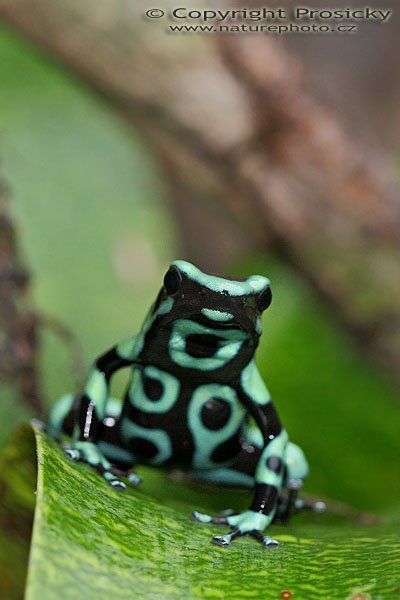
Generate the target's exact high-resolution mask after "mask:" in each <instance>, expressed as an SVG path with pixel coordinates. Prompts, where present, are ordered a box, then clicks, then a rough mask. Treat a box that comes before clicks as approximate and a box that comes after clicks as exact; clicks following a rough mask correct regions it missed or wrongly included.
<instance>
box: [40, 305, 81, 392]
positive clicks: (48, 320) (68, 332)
mask: <svg viewBox="0 0 400 600" xmlns="http://www.w3.org/2000/svg"><path fill="white" fill-rule="evenodd" d="M35 321H36V324H37V325H38V326H39V327H41V328H43V327H45V328H47V329H50V330H51V331H53V333H55V335H57V336H58V337H59V338H60V339H61V340H62V341H63V342H64V343H65V345H66V346H67V347H68V349H69V354H70V361H71V373H72V377H73V380H74V383H75V386H76V389H80V388H81V387H82V386H83V384H84V382H85V378H86V375H87V369H86V365H85V360H84V356H83V349H82V345H81V343H80V341H79V339H78V337H77V336H76V335H75V333H74V332H73V331H72V329H70V327H68V325H66V324H65V323H63V322H62V321H61V320H60V319H57V317H53V316H52V315H45V314H43V313H36V314H35Z"/></svg>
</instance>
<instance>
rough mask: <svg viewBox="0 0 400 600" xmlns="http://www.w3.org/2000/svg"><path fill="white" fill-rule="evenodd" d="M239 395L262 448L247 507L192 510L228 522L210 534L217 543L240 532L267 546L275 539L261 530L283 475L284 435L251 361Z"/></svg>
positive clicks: (268, 519) (274, 543)
mask: <svg viewBox="0 0 400 600" xmlns="http://www.w3.org/2000/svg"><path fill="white" fill-rule="evenodd" d="M241 383H242V388H241V390H240V399H241V402H242V403H243V405H244V406H245V407H246V408H247V410H248V412H249V414H250V415H251V416H252V417H253V418H254V420H255V422H256V424H257V426H258V428H259V430H260V432H261V434H262V440H263V449H262V452H261V455H260V457H259V459H258V462H257V466H256V469H255V475H254V479H255V488H254V497H253V501H252V503H251V505H250V507H249V508H248V509H247V510H245V511H244V512H241V513H238V514H234V515H230V516H227V517H221V516H217V517H212V516H210V515H203V514H201V513H198V512H195V513H194V514H193V516H194V518H195V519H196V520H197V521H201V522H203V523H215V524H219V525H229V526H230V527H231V528H232V529H231V531H230V532H229V533H227V534H225V535H219V536H214V537H213V542H214V543H215V544H218V545H220V546H229V544H230V543H231V542H232V541H233V540H234V539H236V538H237V537H240V536H242V535H250V536H252V537H253V538H255V539H256V540H258V541H260V542H261V543H262V544H263V546H265V547H267V548H270V547H275V546H277V545H278V542H277V541H276V540H273V539H272V538H270V537H269V536H264V535H263V534H262V532H263V530H264V529H265V528H266V527H267V526H268V525H270V523H271V522H272V520H273V518H274V515H275V511H276V508H277V504H278V499H279V495H280V492H281V489H282V484H283V477H284V465H285V462H284V456H285V448H286V445H287V442H288V435H287V433H286V431H285V430H284V429H282V426H281V423H280V420H279V417H278V414H277V412H276V410H275V407H274V405H273V404H272V402H271V398H270V395H269V393H268V390H267V389H266V387H265V385H264V383H263V381H262V380H261V377H260V375H259V373H258V371H257V369H256V367H255V364H254V363H250V365H249V366H248V368H247V369H246V370H245V371H244V373H243V375H242V381H241Z"/></svg>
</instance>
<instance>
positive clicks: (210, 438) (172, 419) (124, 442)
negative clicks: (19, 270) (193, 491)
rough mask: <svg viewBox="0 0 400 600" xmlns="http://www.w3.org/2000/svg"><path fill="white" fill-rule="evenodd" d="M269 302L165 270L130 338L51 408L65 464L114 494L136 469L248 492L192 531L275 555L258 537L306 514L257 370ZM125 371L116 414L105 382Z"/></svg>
mask: <svg viewBox="0 0 400 600" xmlns="http://www.w3.org/2000/svg"><path fill="white" fill-rule="evenodd" d="M271 302H272V292H271V286H270V280H269V279H268V278H267V277H265V276H263V275H251V276H248V277H245V278H232V277H229V276H225V275H217V274H213V273H208V272H206V271H203V270H201V269H200V268H198V267H197V266H195V265H194V264H192V263H191V262H188V261H185V260H176V261H174V262H172V263H171V264H170V266H169V268H168V270H167V272H166V274H165V276H164V280H163V285H162V287H161V290H160V291H159V293H158V295H157V297H156V300H155V302H154V303H153V305H152V306H151V308H150V310H149V312H148V314H147V316H146V318H145V320H144V323H143V325H142V327H141V329H140V331H139V333H138V334H136V335H130V336H129V337H127V338H126V339H124V340H122V341H120V342H118V343H117V344H115V345H114V346H113V347H112V348H111V349H109V350H107V351H106V352H105V353H103V354H102V355H100V356H99V357H98V358H97V359H96V360H95V362H94V364H93V366H92V368H91V370H90V372H89V375H88V378H87V380H86V383H85V385H84V387H83V390H82V392H81V393H80V394H66V395H64V396H62V397H61V398H60V399H59V400H58V401H57V402H56V404H55V405H54V407H53V408H52V410H51V412H50V415H49V421H48V431H49V433H50V435H52V436H53V437H55V438H57V439H59V440H61V439H64V440H65V439H67V440H68V441H67V442H65V441H64V450H65V453H66V455H67V456H68V457H69V458H71V459H73V460H77V461H82V462H84V463H87V464H88V465H90V466H91V467H92V468H94V469H96V471H97V472H98V473H99V474H100V475H101V476H102V477H103V478H104V479H105V481H106V482H107V483H108V484H109V485H110V486H112V487H113V488H114V489H116V490H124V489H125V488H126V487H127V485H132V486H137V485H139V483H141V481H142V480H141V477H140V476H139V475H138V474H137V473H135V472H134V467H135V466H137V465H149V466H151V467H154V468H163V469H166V470H172V469H177V468H178V469H180V470H181V471H183V472H184V473H185V474H186V476H187V478H188V479H189V480H190V481H198V482H202V483H203V484H204V483H206V484H210V485H213V484H216V485H221V486H232V487H233V488H237V487H244V488H248V489H250V490H252V491H253V496H252V500H251V502H250V505H249V507H248V508H247V509H245V510H243V511H241V512H234V511H232V510H229V509H227V510H226V511H223V512H222V513H220V514H217V515H210V514H204V513H202V512H199V511H196V510H195V511H194V512H193V515H192V516H193V519H194V520H195V521H197V522H200V523H203V524H214V525H221V526H225V527H226V529H227V530H228V531H227V532H225V533H222V534H221V535H214V536H213V537H212V541H213V543H214V544H217V545H219V546H222V547H228V546H230V544H231V543H232V542H233V541H234V540H235V539H237V538H240V537H243V536H249V537H251V538H254V539H255V540H257V541H258V542H260V543H261V544H262V546H263V547H264V548H274V547H277V546H279V543H278V541H277V540H276V539H274V538H272V537H270V536H269V535H265V534H264V530H265V529H266V528H267V527H268V526H269V525H270V524H271V523H275V522H281V523H282V522H283V523H284V522H287V521H288V520H289V518H290V517H291V516H292V514H294V513H295V512H298V511H299V510H301V509H308V508H313V507H312V506H310V505H307V504H306V503H305V502H303V501H302V500H300V498H298V491H299V490H300V488H301V487H302V485H303V482H304V479H305V478H306V476H307V474H308V470H309V467H308V462H307V460H306V458H305V455H304V453H303V451H302V450H301V448H300V447H299V446H298V445H296V444H294V443H293V442H291V441H290V440H289V437H288V433H287V431H286V429H285V428H284V427H283V425H282V424H281V421H280V418H279V416H278V412H277V410H276V409H275V406H274V404H273V402H272V399H271V395H270V393H269V391H268V389H267V386H266V384H265V383H264V380H263V378H262V377H261V374H260V372H259V369H258V367H257V364H256V360H255V353H256V350H257V347H258V345H259V340H260V336H261V334H262V315H263V313H264V311H266V310H267V309H268V307H269V306H270V305H271ZM125 367H129V368H130V377H129V382H128V385H127V390H126V393H125V396H124V398H123V401H122V402H121V400H120V399H117V398H113V397H110V380H111V378H112V375H113V374H114V373H115V372H116V371H118V370H119V369H122V368H125ZM65 436H66V437H65Z"/></svg>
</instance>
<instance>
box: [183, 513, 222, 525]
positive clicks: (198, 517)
mask: <svg viewBox="0 0 400 600" xmlns="http://www.w3.org/2000/svg"><path fill="white" fill-rule="evenodd" d="M192 517H193V519H194V520H195V521H199V522H200V523H214V525H226V524H227V523H228V519H227V517H212V516H211V515H205V514H203V513H199V512H197V510H195V511H193V512H192Z"/></svg>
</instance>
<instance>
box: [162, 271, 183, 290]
mask: <svg viewBox="0 0 400 600" xmlns="http://www.w3.org/2000/svg"><path fill="white" fill-rule="evenodd" d="M181 283H182V275H181V273H180V271H179V270H178V269H177V268H176V267H170V268H169V270H168V271H167V273H166V274H165V277H164V288H165V291H166V292H167V294H168V296H173V295H174V294H176V292H177V291H178V290H179V288H180V285H181Z"/></svg>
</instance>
